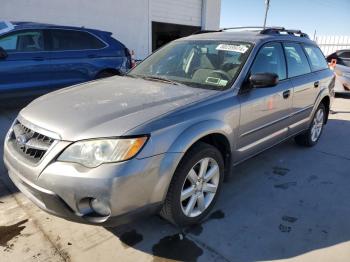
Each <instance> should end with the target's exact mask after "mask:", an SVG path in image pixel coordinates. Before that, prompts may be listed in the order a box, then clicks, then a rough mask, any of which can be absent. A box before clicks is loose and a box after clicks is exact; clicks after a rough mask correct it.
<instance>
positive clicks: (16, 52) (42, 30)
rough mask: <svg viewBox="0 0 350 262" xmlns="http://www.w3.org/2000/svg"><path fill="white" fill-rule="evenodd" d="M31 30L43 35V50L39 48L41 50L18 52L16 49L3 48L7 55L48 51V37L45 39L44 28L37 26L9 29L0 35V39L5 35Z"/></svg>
mask: <svg viewBox="0 0 350 262" xmlns="http://www.w3.org/2000/svg"><path fill="white" fill-rule="evenodd" d="M28 31H29V32H31V31H41V33H42V35H43V40H44V50H41V51H32V52H31V51H25V52H19V51H17V50H15V51H11V50H5V51H6V53H8V54H9V55H15V54H33V53H35V54H38V53H47V52H50V51H49V50H48V39H47V36H46V34H45V30H44V29H37V28H33V29H30V28H28V29H27V28H26V29H19V30H15V31H11V32H8V33H6V34H4V35H1V36H0V39H2V38H5V37H8V36H12V35H15V34H18V33H23V32H28Z"/></svg>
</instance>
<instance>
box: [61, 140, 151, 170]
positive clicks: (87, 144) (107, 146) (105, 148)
mask: <svg viewBox="0 0 350 262" xmlns="http://www.w3.org/2000/svg"><path fill="white" fill-rule="evenodd" d="M146 141H147V137H145V136H144V137H137V138H121V139H94V140H86V141H79V142H76V143H74V144H72V145H70V146H69V147H68V148H66V149H65V150H64V151H63V153H62V154H61V155H60V156H59V158H58V161H63V162H74V163H79V164H82V165H84V166H86V167H91V168H92V167H97V166H99V165H101V164H103V163H112V162H120V161H125V160H128V159H130V158H132V157H134V156H135V155H136V154H137V153H138V152H139V151H140V150H141V148H142V147H143V145H144V144H145V143H146Z"/></svg>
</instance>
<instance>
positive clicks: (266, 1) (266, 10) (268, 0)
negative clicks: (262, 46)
mask: <svg viewBox="0 0 350 262" xmlns="http://www.w3.org/2000/svg"><path fill="white" fill-rule="evenodd" d="M265 5H266V9H265V19H264V29H265V28H266V20H267V13H268V12H269V8H270V0H265Z"/></svg>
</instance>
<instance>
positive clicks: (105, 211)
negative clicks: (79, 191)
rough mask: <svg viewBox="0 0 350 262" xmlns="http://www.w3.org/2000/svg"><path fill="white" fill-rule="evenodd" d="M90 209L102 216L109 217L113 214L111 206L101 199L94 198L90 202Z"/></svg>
mask: <svg viewBox="0 0 350 262" xmlns="http://www.w3.org/2000/svg"><path fill="white" fill-rule="evenodd" d="M90 207H91V209H92V210H93V211H94V212H95V213H97V214H99V215H101V216H109V215H110V214H111V209H110V208H109V205H108V204H107V203H105V202H103V201H101V200H99V199H96V198H92V199H91V200H90Z"/></svg>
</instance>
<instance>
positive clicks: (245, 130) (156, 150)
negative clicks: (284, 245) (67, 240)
mask: <svg viewBox="0 0 350 262" xmlns="http://www.w3.org/2000/svg"><path fill="white" fill-rule="evenodd" d="M333 86H334V77H333V73H332V72H331V71H330V70H329V69H328V66H327V62H326V61H325V58H324V56H323V54H322V52H321V51H320V49H319V48H318V47H317V45H316V44H315V43H314V42H313V41H311V40H309V38H308V37H307V35H306V34H304V33H302V32H300V31H292V30H286V29H284V28H267V29H264V30H261V29H258V30H249V31H248V30H246V31H244V30H241V31H238V32H237V30H227V29H226V30H220V31H218V32H207V33H203V34H196V35H192V36H189V37H186V38H183V39H179V40H176V41H174V42H171V43H170V44H168V45H166V46H165V47H163V48H161V49H160V50H159V51H157V52H155V53H154V54H152V55H151V56H150V57H148V58H147V59H146V60H145V61H143V62H142V63H141V64H139V65H138V66H137V67H136V68H135V69H133V70H132V71H130V72H129V73H128V74H127V75H126V76H123V77H120V76H116V77H112V78H108V79H105V80H100V81H93V82H89V83H86V84H81V85H77V86H74V87H69V88H65V89H62V90H60V91H56V92H53V93H50V94H48V95H45V96H42V97H40V98H38V99H36V100H35V101H33V102H32V103H31V104H29V105H28V106H27V107H25V108H24V109H23V110H22V111H21V112H20V113H19V115H18V117H17V119H16V120H15V122H14V123H13V125H12V127H11V128H10V130H9V132H8V134H7V137H6V139H5V145H4V147H5V148H4V162H5V165H6V167H7V169H8V173H9V176H10V178H11V179H12V181H13V182H14V184H15V185H16V186H17V187H18V188H19V189H20V191H22V192H23V193H24V194H25V195H26V196H27V197H28V198H30V199H31V200H32V201H33V202H34V203H35V204H36V205H38V206H39V207H40V208H42V209H44V210H46V211H47V212H49V213H52V214H54V215H57V216H60V217H63V218H66V219H68V220H73V221H77V222H81V223H91V224H99V225H106V226H108V225H117V224H122V223H127V222H128V221H130V220H132V219H135V218H137V217H139V216H140V215H145V214H155V213H160V214H161V215H162V216H163V217H164V218H166V219H167V220H168V221H170V222H171V223H174V224H176V225H180V226H184V225H189V224H194V223H198V222H199V221H200V220H201V219H203V218H204V217H205V216H206V215H207V214H208V213H209V212H210V210H211V209H212V208H213V205H214V204H215V202H216V200H217V198H218V195H219V192H220V190H221V187H222V181H223V179H224V176H226V175H229V174H230V173H232V170H231V169H232V167H233V166H234V165H237V164H238V163H240V162H242V161H244V160H246V159H248V158H250V157H252V156H254V155H256V154H258V153H260V152H262V151H263V150H265V149H268V148H270V147H272V146H274V145H276V144H278V143H280V142H282V141H284V140H286V139H288V138H290V137H295V140H296V142H297V143H298V144H300V145H303V146H313V145H315V144H316V143H317V142H318V140H319V139H320V136H321V133H322V130H323V127H324V125H325V124H326V123H327V119H328V113H329V108H330V105H331V102H332V99H333ZM233 173H234V172H233Z"/></svg>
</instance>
